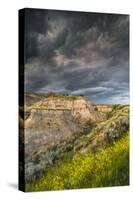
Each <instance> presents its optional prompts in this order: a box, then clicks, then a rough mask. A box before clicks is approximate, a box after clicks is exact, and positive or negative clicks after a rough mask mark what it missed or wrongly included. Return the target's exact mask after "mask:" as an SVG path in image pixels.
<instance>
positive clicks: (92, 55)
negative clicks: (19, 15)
mask: <svg viewBox="0 0 133 200" xmlns="http://www.w3.org/2000/svg"><path fill="white" fill-rule="evenodd" d="M25 27H26V28H25V40H26V48H25V53H26V64H25V69H26V70H25V72H26V82H25V84H26V89H27V91H29V92H48V91H55V92H67V93H70V94H83V95H86V96H87V97H88V98H89V99H90V100H92V101H94V102H100V103H102V102H103V103H104V102H105V103H106V102H107V103H116V102H117V103H128V96H129V94H128V92H129V63H128V62H129V61H128V60H129V17H128V16H127V15H113V14H97V13H82V12H67V11H66V12H65V11H50V10H34V9H33V10H29V9H27V10H26V25H25Z"/></svg>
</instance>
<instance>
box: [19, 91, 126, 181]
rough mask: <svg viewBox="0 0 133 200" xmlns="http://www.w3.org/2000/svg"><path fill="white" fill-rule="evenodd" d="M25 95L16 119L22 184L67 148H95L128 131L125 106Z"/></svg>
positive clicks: (78, 149)
mask: <svg viewBox="0 0 133 200" xmlns="http://www.w3.org/2000/svg"><path fill="white" fill-rule="evenodd" d="M28 97H29V95H28ZM28 97H27V98H26V104H25V106H24V108H22V107H20V110H21V112H20V119H19V121H20V123H19V124H20V138H21V142H23V143H24V147H25V177H26V180H25V181H26V183H29V182H33V181H35V180H36V179H37V178H39V177H40V176H42V174H43V173H44V172H45V171H46V169H47V168H48V167H49V166H50V165H54V163H56V162H58V160H61V159H62V158H63V157H64V155H65V154H66V153H68V152H69V151H70V152H73V153H74V155H75V153H77V152H78V153H80V154H83V155H84V154H87V153H88V152H94V151H99V150H101V149H103V148H105V147H106V146H108V145H110V144H111V143H112V142H113V141H114V140H117V139H119V138H120V137H122V136H123V135H124V134H125V133H126V132H127V131H128V130H129V108H128V106H120V105H118V106H111V105H110V106H108V105H93V104H92V103H90V102H89V101H87V100H86V99H85V98H84V97H82V96H63V95H60V96H59V95H50V96H47V95H40V94H39V95H34V94H33V95H30V99H28ZM34 98H35V99H34ZM23 111H24V117H23V115H22V113H23ZM22 150H23V149H22Z"/></svg>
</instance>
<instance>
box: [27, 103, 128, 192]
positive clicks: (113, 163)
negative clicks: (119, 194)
mask: <svg viewBox="0 0 133 200" xmlns="http://www.w3.org/2000/svg"><path fill="white" fill-rule="evenodd" d="M88 126H89V129H90V131H89V130H88ZM90 126H91V128H90ZM82 127H83V129H84V133H82V134H80V135H78V137H75V138H73V139H72V140H70V141H68V142H67V143H66V142H65V143H64V144H60V145H58V146H56V148H55V149H54V150H53V151H51V152H49V154H48V157H49V159H51V162H52V164H51V165H50V166H48V167H47V168H46V170H45V171H44V172H43V173H42V174H41V177H40V178H38V179H36V180H34V181H31V183H28V184H26V191H40V190H62V189H72V188H73V189H74V188H91V187H103V186H120V185H128V184H129V106H128V105H113V106H112V111H111V112H108V113H107V119H106V120H104V121H102V122H95V123H90V122H85V123H84V124H82ZM39 166H40V164H39ZM41 167H42V165H41Z"/></svg>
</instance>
